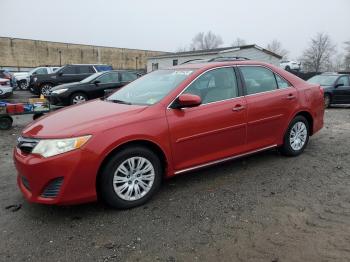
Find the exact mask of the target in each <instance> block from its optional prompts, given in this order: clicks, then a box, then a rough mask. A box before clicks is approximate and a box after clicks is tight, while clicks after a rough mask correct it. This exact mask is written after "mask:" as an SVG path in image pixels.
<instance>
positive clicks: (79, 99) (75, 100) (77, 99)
mask: <svg viewBox="0 0 350 262" xmlns="http://www.w3.org/2000/svg"><path fill="white" fill-rule="evenodd" d="M85 101H86V98H85V97H84V96H81V95H77V96H75V97H74V98H73V104H80V103H83V102H85Z"/></svg>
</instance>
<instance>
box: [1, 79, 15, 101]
mask: <svg viewBox="0 0 350 262" xmlns="http://www.w3.org/2000/svg"><path fill="white" fill-rule="evenodd" d="M12 93H13V88H12V86H11V84H10V80H9V79H5V78H0V98H6V97H9V96H11V95H12Z"/></svg>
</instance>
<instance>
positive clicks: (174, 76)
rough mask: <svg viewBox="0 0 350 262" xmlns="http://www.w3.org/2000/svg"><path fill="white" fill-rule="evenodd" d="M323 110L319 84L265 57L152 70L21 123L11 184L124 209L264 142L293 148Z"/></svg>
mask: <svg viewBox="0 0 350 262" xmlns="http://www.w3.org/2000/svg"><path fill="white" fill-rule="evenodd" d="M323 115H324V107H323V90H322V89H321V88H320V86H319V85H315V84H309V83H307V82H305V81H303V80H302V79H300V78H298V77H296V76H295V75H293V74H291V73H289V72H287V71H285V70H283V69H281V68H278V67H275V66H273V65H269V64H266V63H262V62H255V61H231V62H209V63H199V64H184V65H180V66H176V67H172V68H169V69H166V70H164V69H162V70H157V71H154V72H152V73H149V74H147V75H145V76H143V77H140V78H138V79H137V80H135V81H133V82H131V83H130V84H128V85H126V86H124V87H123V88H121V89H119V90H117V91H116V92H114V93H113V94H112V95H110V96H109V97H108V98H106V99H104V100H102V99H96V100H93V101H88V102H86V103H82V104H79V105H75V106H71V107H67V108H64V109H61V110H59V111H56V112H55V113H52V114H49V115H48V116H46V117H43V118H41V119H39V120H37V121H36V122H34V123H32V124H31V125H29V126H28V127H26V128H25V129H24V130H23V132H22V134H21V137H19V139H18V144H17V146H16V148H15V150H14V162H15V165H16V168H17V171H18V174H19V175H18V185H19V188H20V190H21V191H22V193H23V195H24V196H25V197H26V198H27V200H29V201H31V202H36V203H43V204H77V203H83V202H88V201H94V200H96V199H97V196H99V198H100V199H102V200H104V201H105V202H107V203H108V204H109V205H111V206H113V207H116V208H131V207H135V206H137V205H141V204H143V203H145V202H146V201H148V200H149V199H150V198H151V197H152V195H154V193H155V192H156V191H157V190H158V188H159V187H160V183H161V180H162V179H163V178H169V177H172V176H174V175H177V174H181V173H185V172H188V171H192V170H196V169H199V168H203V167H206V166H209V165H214V164H218V163H221V162H224V161H227V160H230V159H235V158H238V157H243V156H246V155H249V154H253V153H257V152H260V151H263V150H267V149H271V148H278V149H279V150H280V151H281V152H282V153H283V154H284V155H287V156H297V155H300V154H301V153H302V152H303V151H304V149H305V147H306V145H307V143H308V141H309V136H311V135H313V134H315V133H316V132H318V131H319V130H320V129H321V128H322V126H323Z"/></svg>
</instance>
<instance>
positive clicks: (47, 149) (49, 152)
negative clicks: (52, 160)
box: [32, 136, 91, 157]
mask: <svg viewBox="0 0 350 262" xmlns="http://www.w3.org/2000/svg"><path fill="white" fill-rule="evenodd" d="M90 137H91V136H81V137H74V138H66V139H43V140H40V141H39V143H38V144H37V145H36V146H35V147H34V149H33V151H32V153H33V154H39V155H42V156H43V157H50V156H55V155H59V154H62V153H66V152H69V151H72V150H75V149H78V148H80V147H82V146H83V145H84V144H85V143H86V142H87V141H88V140H89V139H90Z"/></svg>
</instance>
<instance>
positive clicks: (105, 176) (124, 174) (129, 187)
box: [99, 146, 162, 208]
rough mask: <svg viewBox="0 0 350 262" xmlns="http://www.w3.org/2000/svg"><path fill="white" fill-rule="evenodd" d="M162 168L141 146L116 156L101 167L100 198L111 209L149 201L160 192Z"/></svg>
mask: <svg viewBox="0 0 350 262" xmlns="http://www.w3.org/2000/svg"><path fill="white" fill-rule="evenodd" d="M161 177H162V165H161V162H160V160H159V158H158V157H157V155H156V154H155V153H154V152H153V151H151V150H149V149H147V148H145V147H140V146H135V147H129V148H126V149H123V150H122V151H120V152H118V153H117V154H115V155H114V156H113V157H112V158H111V159H110V160H109V161H108V162H107V163H106V165H105V166H104V168H103V170H102V173H101V174H100V179H99V195H100V196H101V198H102V199H103V200H104V201H105V202H106V203H107V204H108V205H110V206H112V207H114V208H132V207H136V206H139V205H142V204H143V203H145V202H146V201H148V200H149V199H150V198H151V197H152V196H153V195H154V193H155V192H156V191H157V190H158V189H159V187H160V183H161Z"/></svg>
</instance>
